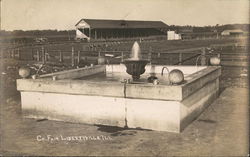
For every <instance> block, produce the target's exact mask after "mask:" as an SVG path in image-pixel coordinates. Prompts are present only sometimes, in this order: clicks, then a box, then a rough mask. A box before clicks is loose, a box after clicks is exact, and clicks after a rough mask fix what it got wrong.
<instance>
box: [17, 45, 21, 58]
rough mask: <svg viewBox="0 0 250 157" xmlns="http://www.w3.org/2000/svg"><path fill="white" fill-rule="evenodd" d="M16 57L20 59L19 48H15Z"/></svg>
mask: <svg viewBox="0 0 250 157" xmlns="http://www.w3.org/2000/svg"><path fill="white" fill-rule="evenodd" d="M17 57H18V59H21V57H20V50H19V48H18V49H17Z"/></svg>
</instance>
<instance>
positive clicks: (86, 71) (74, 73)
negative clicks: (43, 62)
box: [40, 65, 105, 80]
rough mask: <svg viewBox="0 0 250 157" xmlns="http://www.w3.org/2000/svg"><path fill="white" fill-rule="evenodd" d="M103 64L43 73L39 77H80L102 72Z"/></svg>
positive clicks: (103, 69)
mask: <svg viewBox="0 0 250 157" xmlns="http://www.w3.org/2000/svg"><path fill="white" fill-rule="evenodd" d="M104 71H105V66H104V65H95V66H93V67H84V68H79V69H71V70H67V71H60V72H55V73H51V74H44V75H41V76H40V78H46V77H51V78H52V77H53V76H56V79H57V80H59V79H60V80H61V79H75V78H80V77H84V76H89V75H94V74H96V73H100V72H104Z"/></svg>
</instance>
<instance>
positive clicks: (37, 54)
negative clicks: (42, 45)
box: [36, 50, 40, 62]
mask: <svg viewBox="0 0 250 157" xmlns="http://www.w3.org/2000/svg"><path fill="white" fill-rule="evenodd" d="M36 60H37V61H38V62H39V61H40V53H39V50H37V51H36Z"/></svg>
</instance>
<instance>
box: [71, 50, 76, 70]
mask: <svg viewBox="0 0 250 157" xmlns="http://www.w3.org/2000/svg"><path fill="white" fill-rule="evenodd" d="M74 51H75V50H74V47H73V46H72V49H71V66H72V67H73V66H75V54H74V53H75V52H74Z"/></svg>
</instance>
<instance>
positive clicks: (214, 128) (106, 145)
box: [0, 88, 249, 156]
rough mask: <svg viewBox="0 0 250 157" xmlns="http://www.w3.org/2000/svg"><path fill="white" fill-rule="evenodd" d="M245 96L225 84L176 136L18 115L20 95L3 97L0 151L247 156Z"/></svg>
mask: <svg viewBox="0 0 250 157" xmlns="http://www.w3.org/2000/svg"><path fill="white" fill-rule="evenodd" d="M7 92H8V91H6V94H7ZM6 96H7V95H6ZM248 96H249V93H248V88H226V89H225V90H224V91H222V93H221V94H220V97H219V98H218V99H217V100H216V101H215V102H214V103H213V104H212V105H210V106H209V107H208V108H207V109H206V110H205V112H204V113H202V114H201V115H200V116H199V118H198V119H197V120H195V121H194V122H193V123H192V124H190V125H189V126H188V127H187V128H186V129H185V130H184V131H183V132H182V133H180V134H175V133H168V132H160V131H147V130H122V129H118V128H108V127H101V126H92V125H84V124H73V123H65V122H57V121H36V120H34V119H23V118H22V116H21V103H20V97H13V96H12V97H6V99H2V100H3V101H2V104H1V112H0V113H1V132H0V135H1V140H0V142H1V143H0V144H1V145H0V149H1V151H0V152H1V154H2V155H4V156H7V155H18V156H20V155H30V156H34V155H44V156H51V155H53V156H57V155H65V156H75V155H78V156H136V155H139V156H157V155H158V156H247V154H248V148H249V141H248V139H249V134H248V133H249V127H248V126H249V120H248V116H249V109H248ZM39 135H41V136H42V137H46V136H47V135H52V136H53V137H55V136H60V135H62V136H63V137H68V136H85V135H86V136H101V135H103V136H109V137H111V138H112V140H86V141H79V142H77V141H62V140H60V141H53V142H52V141H43V142H42V141H41V142H39V141H37V137H38V136H39Z"/></svg>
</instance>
